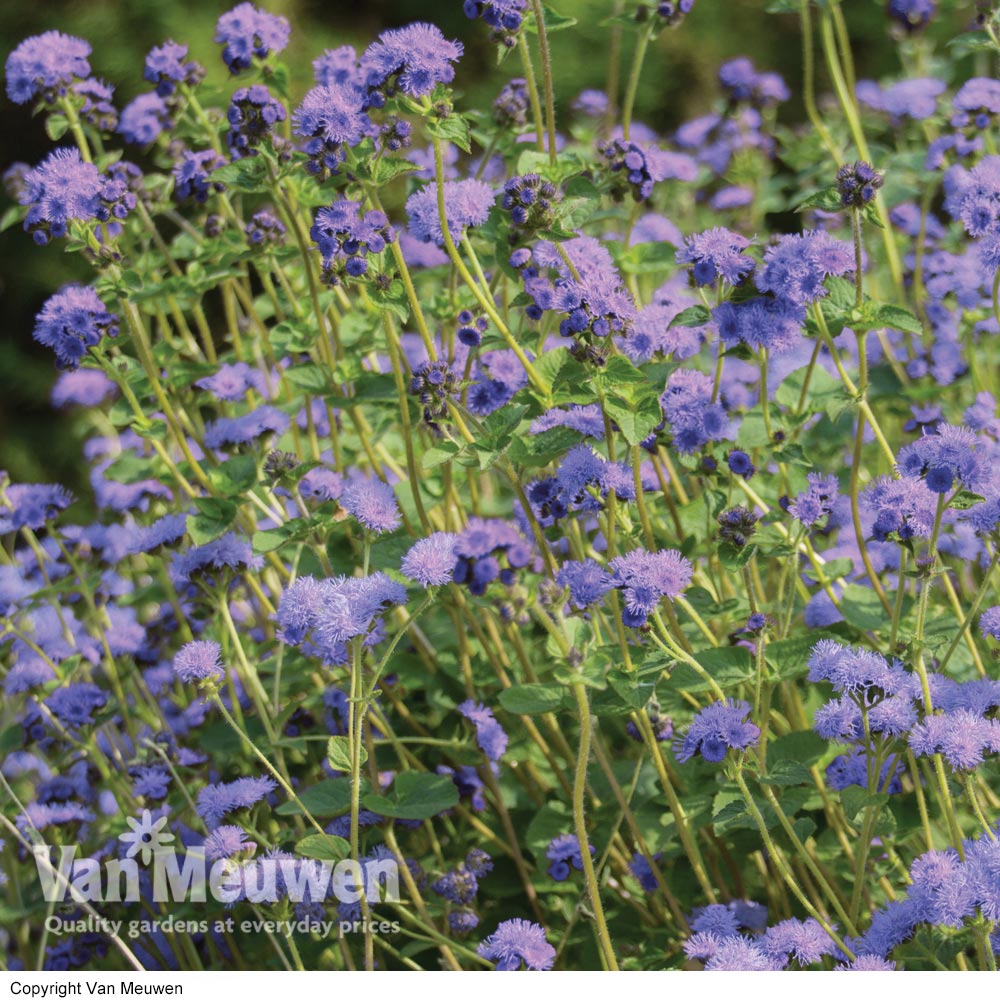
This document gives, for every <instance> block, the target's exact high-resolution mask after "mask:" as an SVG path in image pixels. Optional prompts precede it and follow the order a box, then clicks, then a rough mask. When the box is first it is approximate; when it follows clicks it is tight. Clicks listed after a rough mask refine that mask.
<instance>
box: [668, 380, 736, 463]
mask: <svg viewBox="0 0 1000 1000" xmlns="http://www.w3.org/2000/svg"><path fill="white" fill-rule="evenodd" d="M660 406H661V408H662V409H663V415H664V416H665V417H666V418H667V421H668V422H669V423H670V427H671V430H672V431H673V435H674V445H675V446H676V447H677V450H678V451H680V452H683V453H685V454H690V453H691V452H694V451H697V450H698V449H699V448H701V447H702V446H703V445H704V444H706V443H707V442H709V441H718V440H719V439H720V438H721V437H723V435H724V434H725V432H726V429H727V424H728V421H727V420H726V413H725V410H723V408H722V406H721V404H719V403H713V402H712V380H711V379H710V378H709V377H708V376H707V375H705V374H703V373H702V372H698V371H691V370H689V369H686V368H678V369H677V370H676V371H675V372H672V373H671V375H670V377H669V378H668V379H667V387H666V389H665V390H664V392H663V395H662V396H661V397H660Z"/></svg>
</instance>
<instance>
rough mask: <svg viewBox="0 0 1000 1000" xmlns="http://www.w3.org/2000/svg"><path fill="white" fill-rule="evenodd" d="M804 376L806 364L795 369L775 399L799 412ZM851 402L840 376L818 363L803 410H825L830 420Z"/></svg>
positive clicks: (848, 406)
mask: <svg viewBox="0 0 1000 1000" xmlns="http://www.w3.org/2000/svg"><path fill="white" fill-rule="evenodd" d="M805 377H806V372H805V369H804V368H800V369H799V370H798V371H795V372H792V374H791V375H789V376H788V378H786V379H785V380H784V382H782V383H781V385H779V386H778V390H777V392H776V393H775V394H774V399H775V402H776V403H778V404H780V405H781V406H785V407H788V408H789V409H790V410H792V411H793V412H798V409H799V400H800V399H801V397H802V386H803V384H804V383H805ZM852 405H853V400H852V399H851V397H850V396H848V394H847V392H846V390H845V389H844V386H843V383H842V382H841V381H840V379H836V378H834V377H833V376H832V375H829V374H828V373H827V372H826V371H825V370H824V369H822V368H820V366H819V365H816V366H815V367H814V368H813V370H812V375H811V376H810V378H809V387H808V388H807V389H806V400H805V406H804V407H803V412H804V413H815V412H816V411H817V410H822V411H823V412H824V413H826V415H827V416H828V417H829V418H830V419H831V420H837V419H838V418H839V417H840V415H841V414H842V413H844V412H845V411H846V410H848V409H850V407H851V406H852Z"/></svg>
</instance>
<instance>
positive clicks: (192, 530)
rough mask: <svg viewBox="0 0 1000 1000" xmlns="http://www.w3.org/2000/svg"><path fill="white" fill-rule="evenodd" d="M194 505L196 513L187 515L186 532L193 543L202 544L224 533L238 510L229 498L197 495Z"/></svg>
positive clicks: (234, 518)
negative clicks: (222, 498) (196, 509)
mask: <svg viewBox="0 0 1000 1000" xmlns="http://www.w3.org/2000/svg"><path fill="white" fill-rule="evenodd" d="M194 505H195V507H197V508H198V513H197V514H194V515H189V516H188V519H187V532H188V534H189V535H190V536H191V541H193V542H194V544H195V545H204V544H205V543H206V542H211V541H213V540H214V539H216V538H218V537H219V536H220V535H221V534H224V533H225V532H226V531H227V530H228V528H229V526H230V525H231V524H232V523H233V521H235V520H236V514H237V512H238V510H239V508H238V507H237V506H236V504H235V503H233V502H232V501H231V500H220V499H217V498H216V497H199V498H197V499H196V500H195V501H194Z"/></svg>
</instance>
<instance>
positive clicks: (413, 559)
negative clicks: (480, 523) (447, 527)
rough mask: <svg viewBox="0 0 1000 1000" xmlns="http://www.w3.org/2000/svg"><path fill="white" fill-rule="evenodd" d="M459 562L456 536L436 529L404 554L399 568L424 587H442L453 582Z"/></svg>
mask: <svg viewBox="0 0 1000 1000" xmlns="http://www.w3.org/2000/svg"><path fill="white" fill-rule="evenodd" d="M457 562H458V556H457V555H456V554H455V536H454V535H452V534H449V533H448V532H445V531H436V532H434V534H432V535H428V536H427V537H426V538H421V539H420V541H418V542H417V543H416V544H415V545H413V546H412V547H411V548H410V550H409V551H408V552H407V553H406V555H405V556H403V559H402V562H401V563H400V564H399V568H400V571H401V572H403V573H405V574H406V576H408V577H409V578H410V579H411V580H416V581H417V583H419V584H421V585H422V586H424V587H440V586H442V585H444V584H446V583H450V582H451V579H452V576H453V574H454V572H455V565H456V563H457Z"/></svg>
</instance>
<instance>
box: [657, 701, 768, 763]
mask: <svg viewBox="0 0 1000 1000" xmlns="http://www.w3.org/2000/svg"><path fill="white" fill-rule="evenodd" d="M749 714H750V706H749V704H747V702H745V701H734V700H732V699H729V700H727V701H716V702H713V703H712V704H711V705H709V706H708V707H707V708H703V709H702V710H701V711H700V712H699V713H698V714H697V715H696V716H695V718H694V721H693V722H692V723H691V726H690V728H689V729H688V731H687V735H686V736H685V737H684V738H683V740H681V742H680V743H679V744H678V745H677V747H676V748H675V750H674V753H675V754H676V756H677V759H678V760H679V761H681V762H682V763H684V762H685V761H689V760H690V759H691V758H692V757H694V756H695V754H697V753H700V754H701V756H702V757H704V758H705V760H707V761H709V762H710V763H712V764H718V763H720V762H721V761H723V760H725V757H726V751H728V750H746V749H747V748H748V747H752V746H753V745H754V744H755V743H756V742H757V740H758V739H759V738H760V729H758V728H757V726H755V725H754V724H753V723H752V722H748V721H747V716H748V715H749Z"/></svg>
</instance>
